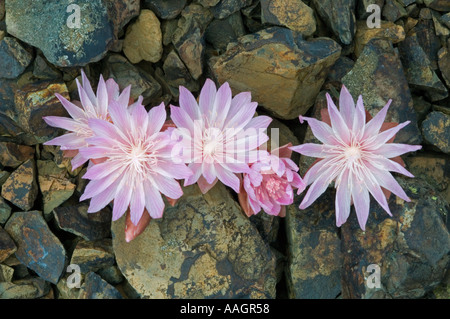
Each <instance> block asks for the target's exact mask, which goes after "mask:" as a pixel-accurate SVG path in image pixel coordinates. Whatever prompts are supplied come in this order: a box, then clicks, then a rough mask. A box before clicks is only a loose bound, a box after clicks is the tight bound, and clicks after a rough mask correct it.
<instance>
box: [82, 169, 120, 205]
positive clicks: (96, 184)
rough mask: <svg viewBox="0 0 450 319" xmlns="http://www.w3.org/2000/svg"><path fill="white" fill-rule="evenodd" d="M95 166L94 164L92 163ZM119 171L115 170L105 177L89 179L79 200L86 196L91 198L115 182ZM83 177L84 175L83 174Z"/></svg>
mask: <svg viewBox="0 0 450 319" xmlns="http://www.w3.org/2000/svg"><path fill="white" fill-rule="evenodd" d="M94 166H95V165H94ZM120 173H121V172H118V171H115V172H112V173H111V174H109V175H106V176H105V177H103V178H101V179H97V180H91V181H90V182H89V183H88V184H87V186H86V188H85V190H84V193H83V195H81V197H80V201H83V200H85V199H88V198H92V197H95V196H97V195H98V194H100V193H101V192H103V191H104V190H105V189H106V188H108V187H109V186H110V185H112V184H116V182H117V180H118V178H119V176H120ZM83 177H84V176H83Z"/></svg>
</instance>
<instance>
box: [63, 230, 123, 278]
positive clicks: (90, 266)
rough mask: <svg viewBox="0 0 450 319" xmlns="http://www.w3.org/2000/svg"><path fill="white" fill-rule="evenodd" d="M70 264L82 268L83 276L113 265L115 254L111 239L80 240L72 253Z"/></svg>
mask: <svg viewBox="0 0 450 319" xmlns="http://www.w3.org/2000/svg"><path fill="white" fill-rule="evenodd" d="M70 263H71V264H76V265H78V266H80V271H81V273H83V274H85V273H87V272H89V271H97V270H99V269H101V268H106V267H109V266H111V265H113V264H114V252H113V250H112V242H111V239H107V238H105V239H101V240H97V241H86V240H83V239H82V240H80V241H79V242H78V243H77V245H76V247H75V249H74V251H73V253H72V259H71V260H70Z"/></svg>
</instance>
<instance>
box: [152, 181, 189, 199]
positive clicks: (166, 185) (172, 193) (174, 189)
mask: <svg viewBox="0 0 450 319" xmlns="http://www.w3.org/2000/svg"><path fill="white" fill-rule="evenodd" d="M153 181H154V184H155V186H156V188H157V189H158V190H159V191H160V192H161V193H163V194H164V195H166V196H167V197H170V198H173V199H178V198H180V197H181V196H182V195H183V191H182V190H181V187H180V184H179V183H178V182H177V181H176V180H174V179H173V178H167V177H164V176H161V175H155V176H153Z"/></svg>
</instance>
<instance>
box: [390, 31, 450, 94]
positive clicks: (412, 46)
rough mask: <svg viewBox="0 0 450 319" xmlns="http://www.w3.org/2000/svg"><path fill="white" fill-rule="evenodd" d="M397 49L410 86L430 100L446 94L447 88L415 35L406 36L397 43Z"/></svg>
mask: <svg viewBox="0 0 450 319" xmlns="http://www.w3.org/2000/svg"><path fill="white" fill-rule="evenodd" d="M398 49H399V52H400V59H401V61H402V65H403V68H404V70H405V75H406V79H407V80H408V83H409V85H410V87H412V88H415V89H417V90H419V91H421V92H423V93H424V94H426V95H427V96H428V97H429V99H430V100H431V101H432V102H434V101H439V100H442V99H444V98H446V97H447V96H448V91H447V88H446V87H445V86H444V84H442V82H441V80H440V79H439V77H438V76H437V74H436V73H435V72H434V71H433V69H432V67H431V63H430V61H429V60H428V57H427V55H426V53H425V52H424V51H423V49H422V48H421V46H420V45H419V43H418V41H417V36H409V37H407V38H406V39H405V40H404V41H402V42H401V43H399V45H398Z"/></svg>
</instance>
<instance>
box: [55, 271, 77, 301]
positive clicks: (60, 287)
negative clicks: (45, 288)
mask: <svg viewBox="0 0 450 319" xmlns="http://www.w3.org/2000/svg"><path fill="white" fill-rule="evenodd" d="M69 276H70V275H69V274H68V275H66V276H64V277H62V278H61V279H60V280H59V281H58V283H57V284H56V286H55V293H56V299H78V297H79V295H80V291H81V286H80V287H79V288H77V287H72V286H70V285H68V282H67V280H68V279H69V278H68V277H69ZM69 282H70V283H71V284H73V281H72V280H70V281H69Z"/></svg>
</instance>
